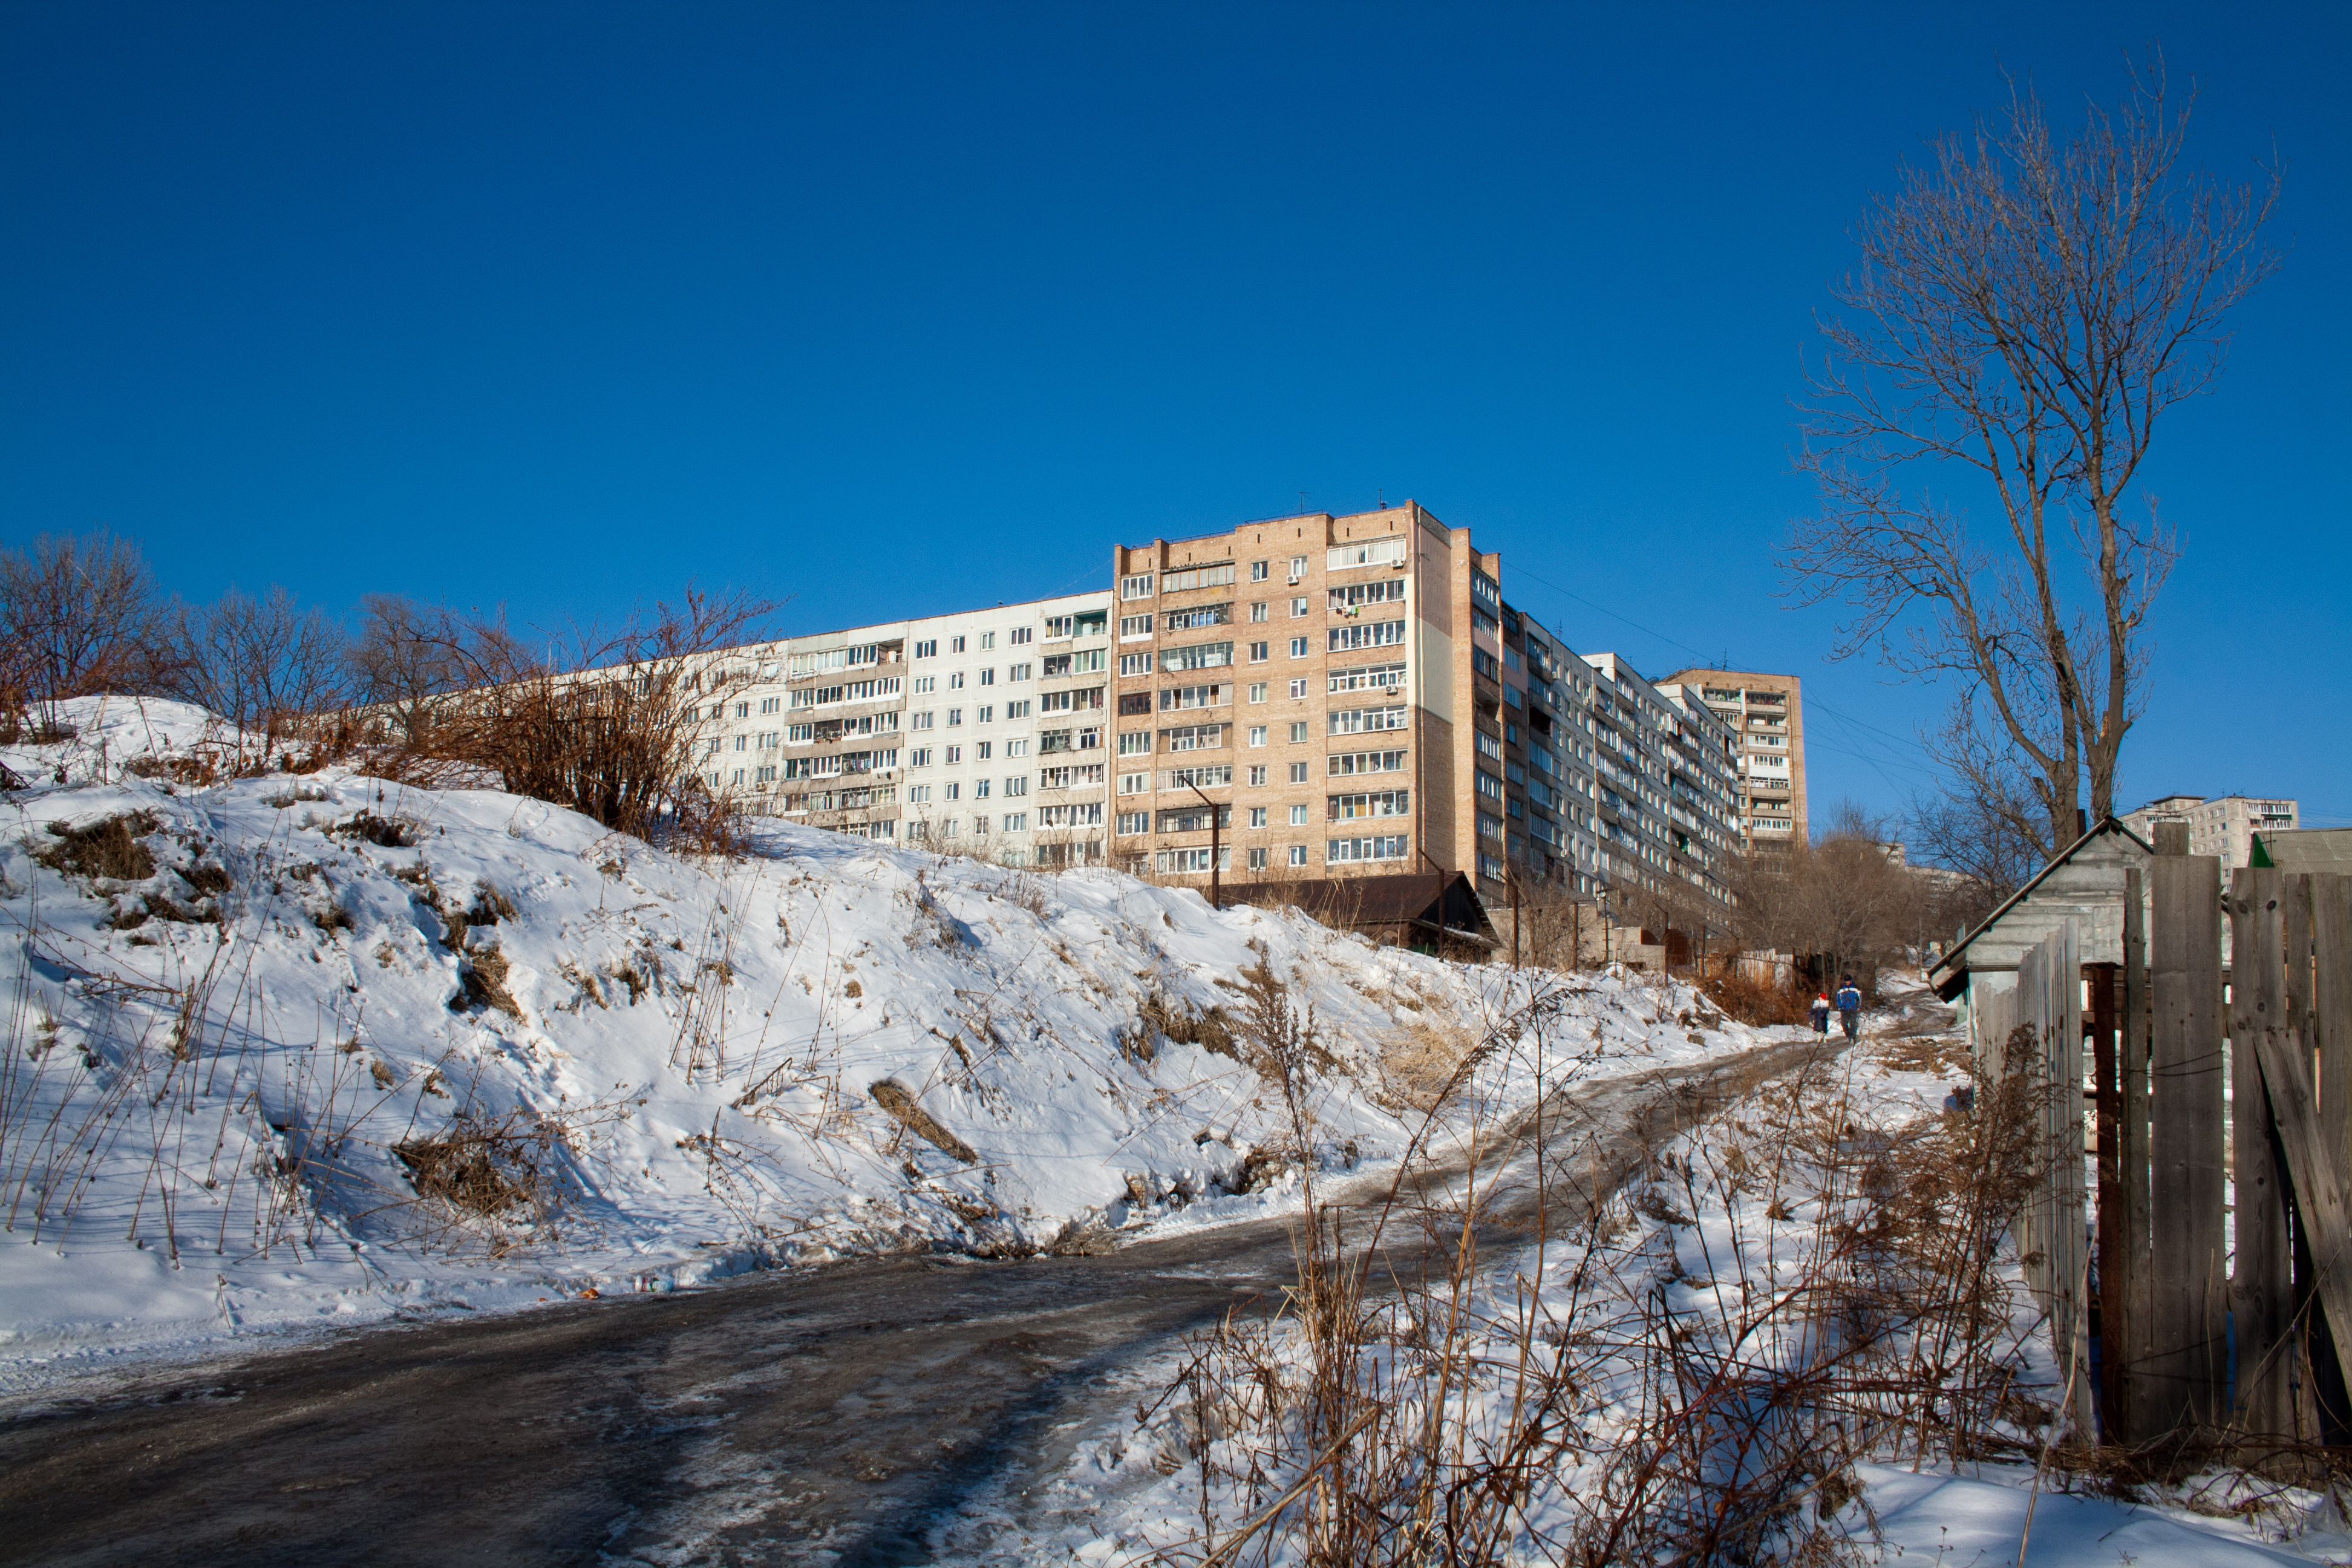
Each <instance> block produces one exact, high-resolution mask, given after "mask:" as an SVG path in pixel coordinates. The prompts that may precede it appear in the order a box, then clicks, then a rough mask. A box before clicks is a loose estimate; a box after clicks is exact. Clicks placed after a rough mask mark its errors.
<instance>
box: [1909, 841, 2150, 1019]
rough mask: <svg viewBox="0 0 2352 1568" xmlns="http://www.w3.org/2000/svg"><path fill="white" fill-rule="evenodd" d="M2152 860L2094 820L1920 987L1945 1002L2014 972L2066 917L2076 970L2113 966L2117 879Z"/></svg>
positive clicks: (2120, 889)
mask: <svg viewBox="0 0 2352 1568" xmlns="http://www.w3.org/2000/svg"><path fill="white" fill-rule="evenodd" d="M2154 853H2156V851H2155V850H2154V848H2153V847H2150V846H2149V844H2148V843H2147V840H2146V839H2144V838H2142V837H2140V836H2139V835H2138V834H2137V833H2134V832H2133V831H2132V830H2131V829H2130V828H2128V827H2126V826H2124V825H2123V823H2122V822H2121V821H2119V820H2118V819H2117V818H2116V817H2114V816H2103V817H2101V818H2100V819H2099V820H2098V821H2097V822H2096V823H2095V824H2094V825H2093V826H2092V827H2091V829H2090V830H2089V831H2088V832H2086V833H2084V835H2083V836H2082V837H2080V838H2077V839H2075V840H2074V843H2072V844H2070V845H2068V846H2067V847H2065V848H2063V849H2062V850H2060V851H2059V852H2058V854H2057V855H2056V856H2055V857H2053V858H2052V860H2051V861H2050V863H2049V864H2048V865H2046V866H2044V867H2042V869H2041V870H2039V871H2036V872H2035V873H2034V874H2033V876H2032V879H2031V880H2029V881H2028V882H2027V883H2026V884H2025V886H2023V887H2021V888H2020V889H2017V891H2016V892H2014V893H2011V895H2010V896H2009V898H2008V899H2007V900H2004V901H2003V902H2002V904H2001V906H2000V908H1999V909H1997V910H1993V911H1992V913H1990V914H1989V915H1987V916H1985V918H1984V919H1983V920H1981V921H1978V922H1977V926H1976V929H1975V930H1974V931H1969V933H1968V934H1967V935H1965V936H1963V937H1962V938H1960V940H1959V941H1958V942H1956V943H1954V944H1953V946H1952V950H1951V951H1950V952H1948V953H1946V954H1944V956H1943V957H1941V958H1939V959H1937V961H1936V962H1935V963H1934V964H1933V965H1932V966H1930V967H1929V969H1928V971H1927V981H1928V984H1931V985H1933V986H1934V987H1935V988H1936V994H1937V995H1938V996H1940V997H1942V998H1943V999H1944V1000H1946V1001H1950V1000H1951V999H1952V998H1953V997H1954V996H1956V995H1958V994H1959V991H1960V987H1961V986H1963V985H1965V984H1968V977H1969V974H1970V973H1988V972H1990V973H2007V972H2010V971H2013V970H2015V969H2016V968H2017V961H2018V958H2019V956H2020V955H2021V954H2022V953H2023V952H2025V950H2026V949H2028V948H2030V947H2032V945H2033V944H2034V943H2035V942H2040V941H2041V940H2042V938H2043V937H2045V936H2047V935H2049V934H2050V931H2052V929H2053V928H2054V927H2055V926H2056V925H2057V924H2058V922H2059V921H2063V920H2065V919H2067V918H2068V917H2070V916H2071V917H2073V918H2074V919H2075V920H2077V921H2080V922H2081V942H2082V947H2081V952H2082V960H2083V962H2084V963H2100V962H2103V961H2105V962H2115V963H2119V962H2121V961H2122V957H2123V907H2124V876H2123V874H2124V872H2125V871H2126V869H2128V868H2130V867H2133V866H2136V865H2137V864H2139V863H2140V862H2141V861H2144V860H2146V859H2147V858H2148V857H2149V856H2151V855H2153V854H2154ZM2110 950H2112V952H2110Z"/></svg>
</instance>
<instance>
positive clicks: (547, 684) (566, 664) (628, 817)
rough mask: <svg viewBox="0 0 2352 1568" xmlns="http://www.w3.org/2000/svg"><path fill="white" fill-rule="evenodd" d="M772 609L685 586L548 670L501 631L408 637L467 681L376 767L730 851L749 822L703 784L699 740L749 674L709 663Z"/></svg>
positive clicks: (483, 628)
mask: <svg viewBox="0 0 2352 1568" xmlns="http://www.w3.org/2000/svg"><path fill="white" fill-rule="evenodd" d="M774 607H775V606H774V605H772V603H770V602H768V601H765V600H755V599H752V598H750V597H748V596H745V595H720V596H714V595H709V594H706V593H703V592H701V591H700V590H698V589H696V588H693V587H691V586H689V587H688V589H687V590H686V592H685V594H684V595H682V596H681V599H680V601H679V603H678V604H677V605H675V606H672V605H667V604H664V605H656V607H655V613H654V614H653V615H652V616H651V617H649V618H647V619H644V620H633V621H631V622H630V623H628V624H626V625H625V626H623V627H622V628H621V629H620V630H618V631H616V632H610V633H605V632H600V631H598V630H597V629H595V628H593V627H588V628H583V629H580V630H577V631H575V632H573V633H572V634H571V635H570V636H568V637H565V638H563V639H562V642H561V647H560V648H559V651H558V657H556V658H548V659H541V658H538V657H537V656H535V655H533V654H532V653H531V652H530V649H529V648H528V647H526V646H525V645H524V644H523V643H521V642H520V641H519V640H518V639H517V638H515V637H513V636H512V635H510V634H509V632H508V631H507V630H506V629H505V627H504V626H503V624H501V623H499V622H498V621H496V620H494V619H493V620H482V619H479V618H477V619H473V620H469V621H463V622H458V621H454V620H452V621H446V622H436V623H434V624H432V625H429V626H422V627H416V626H412V627H410V628H409V630H408V633H407V634H405V635H410V636H413V637H418V638H424V639H425V640H427V641H430V642H431V644H432V646H433V647H435V648H436V649H437V650H438V651H439V654H440V655H441V656H443V657H446V658H447V659H449V660H450V661H452V662H453V663H454V664H455V666H456V668H458V669H459V670H461V671H462V672H463V677H464V683H465V684H464V689H462V690H460V691H458V692H456V693H454V694H451V695H447V696H446V697H441V698H438V699H436V700H435V701H433V702H432V703H431V704H429V705H417V706H414V707H411V708H410V709H407V710H404V713H403V715H402V721H403V722H404V723H415V724H418V725H421V726H422V728H421V729H415V730H410V731H408V732H407V733H406V734H405V736H404V738H403V739H402V740H401V741H400V742H398V744H397V748H396V752H395V754H394V755H393V756H392V757H389V758H387V759H385V760H384V762H383V763H382V764H381V765H382V766H383V767H384V768H385V769H386V771H393V772H396V773H399V774H401V775H402V776H405V777H410V778H414V779H415V780H416V781H417V782H420V783H424V784H431V785H436V786H439V785H445V784H456V783H460V782H465V781H467V780H470V779H472V778H475V777H478V776H480V775H481V774H485V773H486V774H488V775H489V776H491V777H494V778H495V779H497V780H498V782H499V787H500V788H501V789H504V790H505V791H507V792H508V793H509V794H511V795H529V796H530V797H531V798H532V799H535V800H544V801H549V802H551V803H553V804H555V805H562V806H567V807H570V808H571V809H572V810H574V811H578V812H580V813H582V814H583V815H585V816H590V817H593V818H594V819H595V820H596V821H597V822H600V823H602V824H604V826H607V827H610V828H614V829H616V830H618V831H620V832H623V833H627V834H631V835H633V836H635V837H640V838H646V837H656V836H662V837H668V838H670V839H671V840H672V841H673V842H675V843H678V844H680V845H681V846H682V847H689V848H705V849H712V850H719V851H729V850H732V849H734V848H735V847H738V846H739V844H740V832H741V824H740V820H739V819H738V816H737V813H736V812H735V810H734V808H733V805H732V803H731V802H729V801H726V800H724V799H723V798H714V794H713V792H712V791H711V790H709V788H708V786H706V785H705V784H702V783H701V782H700V774H699V772H698V767H699V762H700V747H699V741H700V737H701V736H702V734H703V732H704V731H705V728H706V725H707V724H708V723H709V722H715V720H716V716H717V712H718V710H719V708H720V707H721V706H722V705H723V702H724V700H725V698H726V697H727V696H728V695H729V694H730V692H731V691H732V690H734V689H736V688H738V687H739V686H740V685H741V684H743V682H744V680H745V679H747V676H748V672H744V671H740V670H736V669H733V668H730V667H729V666H728V665H727V663H726V661H725V660H723V659H719V658H710V657H709V656H710V655H712V654H714V653H716V652H717V651H718V650H719V649H722V648H725V647H730V646H733V645H735V644H737V643H739V642H740V641H741V640H742V639H743V637H745V636H747V635H748V632H747V628H749V627H750V626H751V624H752V623H753V622H755V621H757V620H758V619H759V618H760V617H761V616H765V615H767V614H769V613H770V612H771V611H772V610H773V608H774ZM551 640H552V639H551ZM706 703H707V704H708V706H709V710H710V711H709V714H708V715H706V713H705V710H704V709H705V704H706Z"/></svg>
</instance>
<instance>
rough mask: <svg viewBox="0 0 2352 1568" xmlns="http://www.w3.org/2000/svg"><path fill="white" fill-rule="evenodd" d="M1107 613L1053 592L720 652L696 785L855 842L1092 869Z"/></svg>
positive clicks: (1100, 843)
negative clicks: (717, 695) (716, 692)
mask: <svg viewBox="0 0 2352 1568" xmlns="http://www.w3.org/2000/svg"><path fill="white" fill-rule="evenodd" d="M1109 605H1110V599H1109V595H1108V594H1106V593H1102V592H1096V593H1091V594H1073V595H1060V596H1058V597H1055V598H1051V599H1039V600H1034V601H1032V602H1030V603H1027V604H1021V605H1001V606H999V607H997V608H995V609H990V610H971V611H964V612H961V613H959V614H955V615H947V616H925V617H920V618H917V619H912V620H905V621H891V622H886V623H883V624H880V625H877V626H857V627H852V628H850V629H847V630H845V631H837V632H824V633H819V634H816V635H814V636H809V637H786V638H780V639H777V640H775V641H773V642H768V643H761V644H755V645H750V646H747V647H740V648H731V649H729V650H726V651H725V652H723V653H721V654H718V655H714V656H712V658H710V659H709V664H711V665H715V666H718V667H719V669H720V671H722V672H723V674H722V680H723V681H724V683H725V687H726V689H725V690H724V691H723V693H722V694H721V700H713V701H709V702H708V706H709V709H710V711H709V712H706V713H704V714H702V715H701V718H702V721H703V729H702V734H701V738H700V744H701V745H702V746H703V748H704V752H703V756H702V758H701V775H702V782H703V783H704V784H706V785H707V786H709V788H710V789H711V790H712V791H713V793H715V794H718V795H722V796H724V797H727V798H730V799H732V800H736V801H738V802H740V803H742V804H744V805H747V806H749V807H750V808H751V809H752V810H754V811H757V812H760V813H762V814H765V815H772V816H782V817H784V818H787V819H789V820H793V821H798V822H805V823H808V824H810V825H812V826H819V827H829V828H833V829H835V830H836V831H839V832H843V833H848V834H852V835H855V836H857V837H866V838H879V839H887V840H892V841H897V842H902V843H908V844H926V843H928V844H933V845H937V846H939V847H956V848H967V849H971V850H975V851H978V852H982V853H985V854H988V855H991V856H993V857H995V858H1001V859H1003V860H1004V861H1005V862H1006V863H1008V864H1012V865H1041V866H1059V865H1087V864H1096V863H1099V862H1100V861H1101V860H1102V858H1103V855H1104V844H1105V841H1106V835H1107V833H1108V828H1107V826H1106V822H1105V805H1106V802H1107V800H1108V782H1107V781H1108V769H1107V766H1106V763H1107V759H1108V756H1109V754H1110V753H1109V749H1108V743H1107V741H1106V734H1107V729H1106V723H1105V720H1106V718H1107V712H1108V696H1107V691H1108V683H1109V677H1108V664H1109V654H1108V647H1109V643H1110V637H1109V631H1108V620H1109ZM706 684H710V685H716V684H718V683H716V682H712V683H706Z"/></svg>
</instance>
